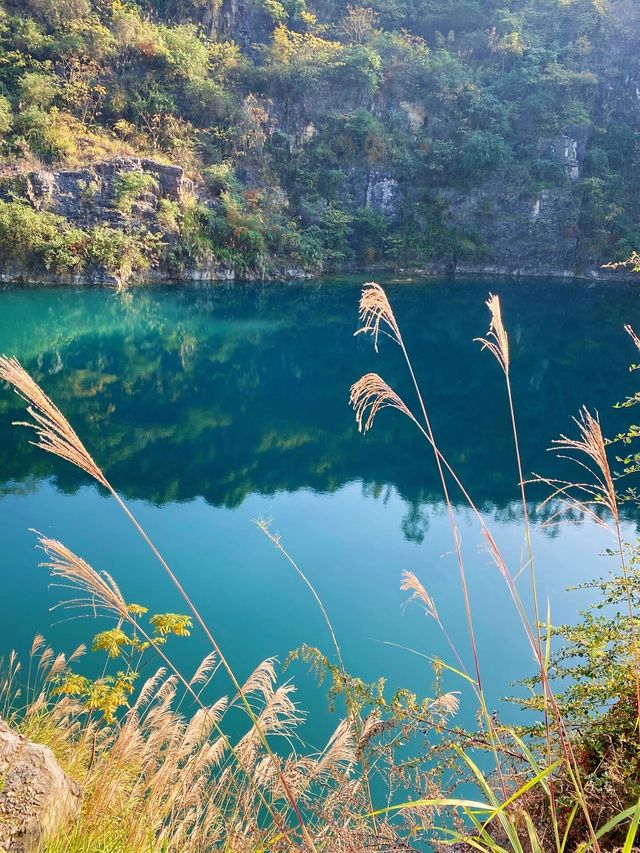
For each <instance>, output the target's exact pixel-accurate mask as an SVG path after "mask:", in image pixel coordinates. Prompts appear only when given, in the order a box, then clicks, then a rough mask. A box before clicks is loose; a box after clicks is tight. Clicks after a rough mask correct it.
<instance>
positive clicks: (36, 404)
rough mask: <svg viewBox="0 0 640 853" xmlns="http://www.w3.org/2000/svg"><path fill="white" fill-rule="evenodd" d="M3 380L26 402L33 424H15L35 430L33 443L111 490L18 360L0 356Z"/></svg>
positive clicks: (92, 461) (63, 419)
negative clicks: (35, 438)
mask: <svg viewBox="0 0 640 853" xmlns="http://www.w3.org/2000/svg"><path fill="white" fill-rule="evenodd" d="M0 380H3V381H5V382H8V383H9V384H10V385H13V387H14V389H15V391H16V392H17V393H18V394H19V396H20V397H22V399H23V400H25V402H26V403H27V412H28V414H29V415H30V416H31V417H32V418H33V421H32V422H29V421H16V422H15V425H16V426H24V427H28V428H29V429H33V430H34V431H35V433H36V435H37V437H38V440H37V441H33V442H31V444H34V445H35V446H36V447H40V448H42V450H46V451H47V453H53V455H54V456H59V457H60V458H61V459H66V460H67V461H68V462H71V464H72V465H76V466H77V467H78V468H81V469H82V470H83V471H86V473H87V474H89V476H91V477H93V479H94V480H97V481H98V483H100V484H101V485H103V486H104V487H105V488H109V484H108V482H107V479H106V477H105V476H104V474H103V473H102V470H101V469H100V467H99V466H98V465H97V464H96V463H95V461H94V460H93V458H92V456H91V454H90V453H89V451H88V450H87V449H86V447H85V446H84V444H83V443H82V441H81V440H80V438H79V437H78V435H77V434H76V432H75V430H74V429H73V428H72V426H71V424H70V423H69V421H68V420H67V419H66V418H65V416H64V415H63V414H62V412H61V411H60V409H59V408H58V407H57V406H56V405H55V403H53V402H52V400H50V399H49V397H48V396H47V395H46V394H45V393H44V391H43V390H42V388H40V386H39V385H38V383H37V382H35V381H34V380H33V379H32V378H31V376H30V375H29V374H28V373H27V371H26V370H25V369H24V368H23V367H22V365H21V364H20V362H19V361H18V360H17V359H15V358H7V357H6V356H0Z"/></svg>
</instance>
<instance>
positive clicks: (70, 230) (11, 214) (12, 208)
mask: <svg viewBox="0 0 640 853" xmlns="http://www.w3.org/2000/svg"><path fill="white" fill-rule="evenodd" d="M87 242H88V237H87V234H86V232H84V231H82V230H81V229H79V228H74V227H73V226H70V225H69V223H68V222H67V221H66V219H64V218H63V217H62V216H57V215H56V214H54V213H45V212H41V211H37V210H34V209H33V208H32V207H30V206H29V205H28V204H27V203H26V202H20V201H13V202H5V201H0V249H1V250H2V256H3V257H4V258H7V259H9V260H13V261H19V262H23V263H26V264H28V265H33V266H42V267H43V268H44V269H46V270H51V271H52V272H55V273H64V272H79V271H81V270H82V268H83V266H84V262H85V258H86V248H87Z"/></svg>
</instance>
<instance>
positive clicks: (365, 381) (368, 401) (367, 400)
mask: <svg viewBox="0 0 640 853" xmlns="http://www.w3.org/2000/svg"><path fill="white" fill-rule="evenodd" d="M360 320H361V324H362V325H361V328H360V329H359V330H358V332H356V334H359V333H363V332H368V333H370V334H372V335H373V338H374V345H375V348H376V350H377V345H378V338H379V335H380V333H381V332H382V333H383V334H384V335H385V336H387V337H389V338H391V339H392V340H393V341H395V343H397V344H398V345H399V346H400V347H401V349H402V352H403V356H404V359H405V362H406V363H407V366H408V370H409V374H410V377H411V381H412V384H413V386H414V389H416V393H417V397H418V401H419V406H420V409H421V412H422V413H423V420H424V422H425V423H424V426H423V424H422V423H420V422H419V421H418V419H417V418H416V416H415V414H414V413H413V412H412V411H411V409H410V408H409V407H408V406H407V405H406V403H405V402H404V401H403V400H402V399H401V398H400V397H399V396H398V395H397V393H396V392H395V391H393V389H392V388H391V387H390V386H389V385H388V384H387V383H386V382H385V381H384V380H383V379H382V378H381V377H380V376H378V374H366V375H365V376H363V377H362V378H361V379H360V380H358V382H356V383H354V385H353V386H352V388H351V396H350V401H351V404H352V406H353V408H354V411H355V413H356V419H357V422H358V426H359V428H360V429H361V430H363V431H367V430H368V429H370V428H371V426H372V425H373V422H374V420H375V417H376V415H377V414H378V413H379V412H380V411H381V410H382V409H383V408H385V407H391V408H395V409H397V410H398V411H400V412H401V413H402V414H404V415H405V416H407V417H409V419H410V420H411V421H412V422H413V423H414V424H415V425H416V426H417V427H418V429H419V431H420V432H421V433H422V435H423V436H424V437H425V439H426V440H427V442H428V444H429V445H430V447H431V448H432V450H433V453H434V455H435V458H436V460H437V465H438V472H439V475H440V478H441V481H442V480H443V479H444V472H445V471H446V472H447V473H448V474H449V475H450V476H451V478H452V479H453V481H454V483H455V484H456V485H457V487H458V488H459V489H460V491H461V493H462V495H463V497H464V499H465V501H466V503H467V504H468V505H469V507H470V509H471V510H472V512H473V514H474V516H475V518H476V519H477V521H478V523H479V525H480V528H481V531H482V534H483V536H484V538H485V541H486V544H487V547H488V549H489V553H490V554H491V556H492V557H493V559H494V561H495V563H496V566H497V568H498V570H499V572H500V574H501V575H502V577H503V578H504V580H505V582H506V584H507V588H508V591H509V594H510V596H511V598H512V600H513V602H514V605H515V607H516V611H517V613H518V616H519V619H520V622H521V624H522V626H523V629H524V631H525V635H526V638H527V640H528V642H529V645H530V647H531V649H532V651H533V654H534V657H535V659H536V661H537V664H538V668H539V670H540V673H541V678H542V680H543V689H544V690H545V691H546V692H547V695H548V696H549V700H550V703H551V706H552V709H553V712H554V721H555V726H556V730H557V733H558V737H559V741H560V743H561V745H562V750H563V755H564V758H565V766H566V770H567V773H568V774H569V776H570V778H571V781H572V784H573V785H574V787H575V792H576V796H577V798H578V800H579V802H580V806H581V810H582V812H583V814H584V817H585V821H586V823H587V826H588V828H589V834H590V837H591V841H592V844H593V847H594V849H595V850H596V851H599V843H598V839H597V837H596V833H595V829H594V827H593V825H592V822H591V818H590V815H589V809H588V806H587V802H586V798H585V795H584V790H583V787H582V784H581V781H580V772H579V767H578V763H577V760H576V758H575V755H574V754H573V749H572V747H571V743H570V741H569V738H568V736H567V732H566V729H565V726H564V722H563V720H562V716H561V714H560V710H559V708H558V705H557V702H556V700H555V696H554V694H553V690H552V689H551V685H550V684H549V680H548V676H547V672H546V668H545V659H544V656H543V654H542V649H541V646H540V645H539V644H538V642H537V631H536V628H532V626H531V623H530V620H529V617H528V614H527V610H526V607H525V606H524V603H523V601H522V598H521V596H520V594H519V592H518V589H517V586H516V583H515V580H514V578H513V576H512V574H511V572H510V571H509V568H508V566H507V563H506V561H505V560H504V557H503V556H502V553H501V551H500V549H499V547H498V545H497V543H496V541H495V539H494V537H493V534H492V533H491V531H490V529H489V527H488V526H487V524H486V522H485V520H484V518H483V517H482V514H481V513H480V511H479V509H478V507H477V505H476V504H475V502H474V501H473V499H472V498H471V496H470V495H469V493H468V491H467V489H466V488H465V486H464V485H463V483H462V481H461V480H460V478H459V476H458V475H457V473H456V472H455V470H454V469H453V468H452V466H451V465H450V463H449V462H448V461H447V459H446V458H445V456H444V455H443V454H442V452H441V451H440V449H439V447H438V445H437V444H436V441H435V439H434V435H433V431H432V430H431V428H430V425H429V424H428V423H427V421H428V417H425V415H426V407H425V405H424V400H423V397H422V394H421V393H420V388H419V385H418V382H417V378H416V375H415V372H414V370H413V366H412V365H411V361H410V359H409V356H408V353H407V349H406V347H405V346H404V342H403V341H402V335H401V333H400V329H399V327H398V323H397V321H396V318H395V316H394V313H393V310H392V308H391V305H390V303H389V301H388V299H387V297H386V294H385V293H384V290H383V289H382V288H381V287H380V286H379V285H378V284H375V283H370V284H367V285H365V288H364V290H363V292H362V298H361V301H360ZM502 331H504V329H503V330H502ZM497 345H498V344H496V346H497ZM501 357H502V358H503V357H504V355H503V354H501ZM605 459H606V454H605ZM445 482H446V481H445ZM445 489H446V487H445ZM445 501H446V503H447V507H448V512H449V514H450V517H451V516H453V507H452V503H451V499H450V497H449V493H448V489H446V491H445ZM452 530H453V533H454V542H455V543H456V554H457V555H458V554H459V555H460V556H459V557H457V559H458V560H459V561H461V560H462V557H461V552H460V550H459V540H458V534H457V527H456V525H455V518H453V524H452ZM459 568H460V567H459ZM460 574H461V578H466V575H465V571H464V565H462V568H461V569H460ZM464 588H466V580H465V581H464V582H463V590H464ZM465 599H468V595H466V596H465ZM469 614H470V608H469V610H468V611H467V620H468V625H469ZM476 657H477V654H476V655H474V664H475V658H476ZM476 669H477V671H479V664H478V665H477V667H476ZM480 695H481V696H482V691H480ZM481 710H482V713H483V717H484V718H485V720H486V722H487V724H488V726H490V727H491V729H490V730H492V731H494V732H495V728H494V727H493V725H492V720H491V717H490V715H489V713H488V710H487V707H486V702H484V700H483V701H482V705H481ZM494 755H495V757H496V761H497V751H495V750H494ZM503 784H504V783H503ZM556 838H557V836H556ZM557 840H559V839H557Z"/></svg>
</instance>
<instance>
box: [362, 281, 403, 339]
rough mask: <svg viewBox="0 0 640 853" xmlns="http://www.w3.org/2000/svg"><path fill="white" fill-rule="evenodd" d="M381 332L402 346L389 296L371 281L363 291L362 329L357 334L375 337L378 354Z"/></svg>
mask: <svg viewBox="0 0 640 853" xmlns="http://www.w3.org/2000/svg"><path fill="white" fill-rule="evenodd" d="M385 327H386V328H385ZM380 332H382V334H383V335H386V336H387V337H389V338H391V340H393V341H395V342H396V343H397V344H400V341H401V335H400V328H399V327H398V323H397V321H396V318H395V315H394V313H393V311H392V310H391V305H390V304H389V300H388V299H387V294H386V293H385V292H384V290H383V289H382V287H380V285H379V284H376V282H374V281H370V282H367V284H365V286H364V289H363V291H362V296H361V299H360V328H359V329H358V330H357V331H356V333H355V334H356V335H361V334H363V333H364V334H371V335H372V336H373V345H374V347H375V350H376V352H378V337H379V335H380Z"/></svg>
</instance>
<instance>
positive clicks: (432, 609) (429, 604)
mask: <svg viewBox="0 0 640 853" xmlns="http://www.w3.org/2000/svg"><path fill="white" fill-rule="evenodd" d="M400 589H401V590H404V591H408V592H411V593H412V595H411V598H410V599H409V601H419V602H421V603H422V604H423V605H424V608H425V610H426V612H427V613H429V614H430V615H431V616H433V618H434V619H435V620H436V622H439V621H440V617H439V616H438V611H437V610H436V605H435V602H434V600H433V599H432V598H431V596H430V595H429V593H428V592H427V591H426V589H425V588H424V587H423V585H422V584H421V583H420V581H419V580H418V578H417V577H416V576H415V575H414V574H413V572H408V571H404V572H403V573H402V583H401V584H400Z"/></svg>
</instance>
